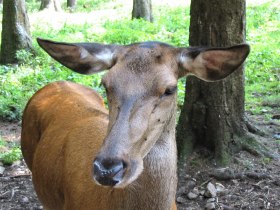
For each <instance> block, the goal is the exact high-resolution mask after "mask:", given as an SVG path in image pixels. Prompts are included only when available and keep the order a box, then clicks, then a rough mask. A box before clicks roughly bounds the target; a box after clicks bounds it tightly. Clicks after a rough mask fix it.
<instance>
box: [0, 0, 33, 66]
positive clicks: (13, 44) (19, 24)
mask: <svg viewBox="0 0 280 210" xmlns="http://www.w3.org/2000/svg"><path fill="white" fill-rule="evenodd" d="M21 49H27V50H29V49H32V41H31V38H30V25H29V20H28V16H27V13H26V8H25V1H24V0H4V1H3V21H2V44H1V63H2V64H8V63H16V62H17V59H16V52H17V51H18V50H21Z"/></svg>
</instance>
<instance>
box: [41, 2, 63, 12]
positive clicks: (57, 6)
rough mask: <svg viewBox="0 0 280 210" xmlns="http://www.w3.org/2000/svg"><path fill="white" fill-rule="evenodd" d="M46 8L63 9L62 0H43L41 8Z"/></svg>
mask: <svg viewBox="0 0 280 210" xmlns="http://www.w3.org/2000/svg"><path fill="white" fill-rule="evenodd" d="M44 9H48V10H54V11H57V12H59V11H61V5H60V0H42V1H41V6H40V10H44Z"/></svg>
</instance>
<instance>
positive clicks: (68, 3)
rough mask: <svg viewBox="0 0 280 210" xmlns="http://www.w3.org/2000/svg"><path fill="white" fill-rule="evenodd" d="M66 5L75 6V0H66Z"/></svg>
mask: <svg viewBox="0 0 280 210" xmlns="http://www.w3.org/2000/svg"><path fill="white" fill-rule="evenodd" d="M67 7H70V8H74V7H76V0H67Z"/></svg>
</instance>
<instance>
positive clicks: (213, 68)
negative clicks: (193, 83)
mask: <svg viewBox="0 0 280 210" xmlns="http://www.w3.org/2000/svg"><path fill="white" fill-rule="evenodd" d="M249 52H250V47H249V45H247V44H241V45H236V46H233V47H229V48H182V49H181V50H180V57H179V66H180V67H181V68H180V73H179V77H182V76H185V75H187V74H193V75H195V76H196V77H198V78H200V79H202V80H205V81H217V80H220V79H223V78H225V77H227V76H228V75H229V74H231V73H232V72H234V70H236V69H237V68H238V67H239V66H240V65H241V64H242V63H243V62H244V60H245V59H246V57H247V56H248V54H249Z"/></svg>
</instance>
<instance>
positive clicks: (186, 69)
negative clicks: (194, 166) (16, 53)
mask: <svg viewBox="0 0 280 210" xmlns="http://www.w3.org/2000/svg"><path fill="white" fill-rule="evenodd" d="M38 42H39V44H40V46H41V47H42V48H43V49H45V50H46V51H47V52H48V53H49V54H50V55H51V56H52V57H53V58H55V59H56V60H58V61H59V62H61V63H62V64H63V65H65V66H67V67H69V68H71V69H72V70H74V71H77V72H79V73H84V74H87V73H90V72H98V71H100V70H102V69H110V71H109V72H108V73H107V74H106V75H105V76H104V77H103V79H102V83H103V85H104V86H105V88H106V91H107V98H108V104H109V114H108V111H107V110H106V108H105V107H104V103H103V100H102V98H101V97H100V96H99V95H98V94H97V93H96V92H94V91H93V90H91V89H89V88H87V87H84V86H82V85H78V84H75V83H71V82H55V83H51V84H49V85H47V86H45V87H44V88H42V89H41V90H40V91H38V92H37V93H36V94H35V95H34V96H33V97H32V98H31V100H30V101H29V103H28V105H27V107H26V109H25V111H24V114H23V126H22V139H21V144H22V152H23V156H24V159H25V161H26V163H27V165H28V167H29V168H30V170H31V171H32V174H33V183H34V187H35V190H36V192H37V195H38V197H39V199H40V201H41V202H42V204H43V206H44V208H45V209H48V210H72V209H73V210H95V209H96V210H101V209H102V210H109V209H110V210H111V209H113V210H133V209H135V210H141V209H143V210H144V209H145V210H147V209H153V210H156V209H159V210H170V209H173V210H174V209H176V204H175V194H176V185H177V174H176V173H177V172H176V170H177V168H176V159H177V152H176V142H175V123H176V84H177V79H178V78H179V77H181V76H183V75H185V74H187V73H192V74H195V75H196V76H198V77H199V78H201V79H204V80H208V81H214V80H217V79H221V78H224V77H225V76H227V75H228V74H230V73H231V72H232V71H234V70H235V69H236V68H237V67H238V66H239V65H240V64H241V63H242V62H243V61H244V59H245V58H246V56H247V54H248V51H249V48H248V46H247V45H240V46H236V47H233V48H224V49H220V48H218V49H213V50H209V51H208V50H205V49H204V50H201V49H197V50H196V51H194V50H193V49H192V50H189V49H187V48H186V49H181V48H174V47H172V46H169V45H166V44H163V43H157V42H148V43H137V44H134V45H128V46H116V45H100V44H95V43H94V44H85V43H81V44H67V43H57V42H52V41H47V40H38ZM224 67H226V68H224ZM104 186H105V187H104Z"/></svg>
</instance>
